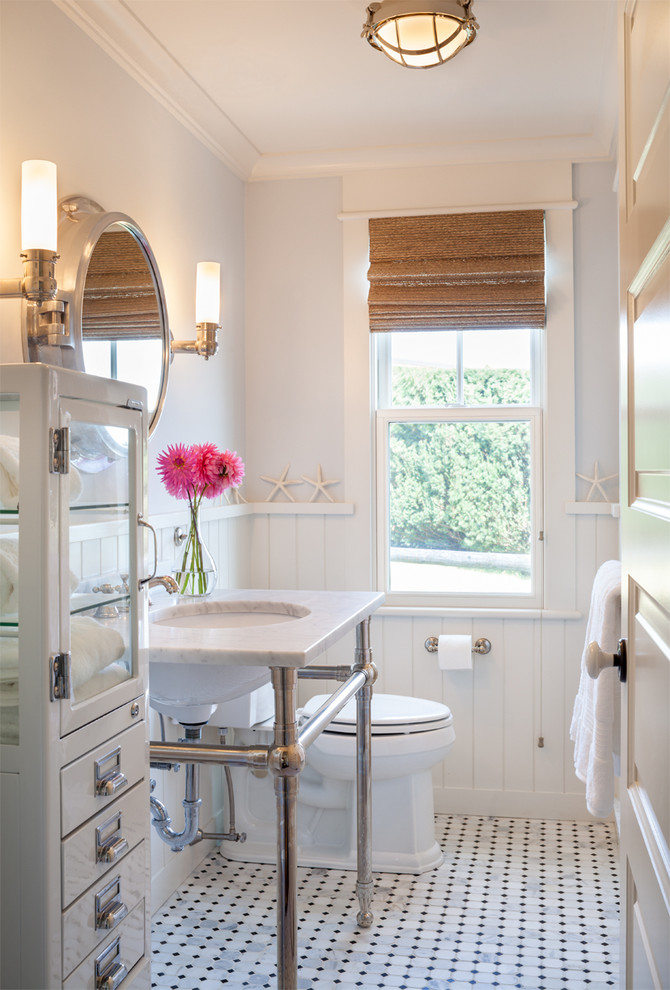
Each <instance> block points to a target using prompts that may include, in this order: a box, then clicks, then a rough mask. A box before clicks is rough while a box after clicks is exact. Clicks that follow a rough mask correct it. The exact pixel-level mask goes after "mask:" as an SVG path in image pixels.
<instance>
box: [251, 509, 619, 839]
mask: <svg viewBox="0 0 670 990" xmlns="http://www.w3.org/2000/svg"><path fill="white" fill-rule="evenodd" d="M586 504H588V503H581V505H583V506H585V505H586ZM595 505H597V503H594V507H595ZM301 508H302V507H301V506H299V505H297V506H294V507H293V510H292V512H290V513H288V512H287V513H286V514H281V515H279V514H271V513H267V512H265V513H264V512H263V509H262V507H258V509H259V510H260V511H259V512H257V513H254V514H249V515H247V516H246V517H245V518H244V520H243V526H244V528H245V529H246V531H247V536H246V539H247V540H248V545H249V546H250V547H251V550H250V566H251V573H250V580H251V586H252V587H269V588H337V587H343V586H344V575H345V559H344V557H345V547H346V539H345V534H346V527H347V525H348V524H349V522H350V519H349V518H348V517H347V516H346V515H338V514H327V515H326V514H324V515H321V516H315V515H310V516H305V515H303V514H301ZM571 514H574V515H575V527H576V530H575V532H576V550H577V552H576V569H575V574H573V575H570V576H568V577H567V578H566V580H567V581H568V583H569V585H570V587H571V588H572V589H574V593H573V597H574V609H573V610H569V611H565V612H560V613H557V612H552V611H551V610H544V611H541V610H535V611H530V610H529V611H511V610H510V611H507V612H506V611H504V610H496V611H488V610H487V611H484V610H477V609H471V610H464V609H460V610H449V609H442V610H440V609H430V610H429V609H424V610H418V609H414V610H406V611H403V610H392V609H382V610H381V611H380V613H377V615H375V616H374V618H373V621H372V632H371V640H372V649H373V655H374V658H375V660H376V662H377V665H378V668H379V678H378V681H377V684H376V690H378V691H383V692H385V693H389V694H409V695H413V696H416V697H425V698H430V699H434V700H437V701H441V702H443V703H444V704H446V705H448V706H449V707H450V708H451V710H452V712H453V715H454V728H455V731H456V742H455V744H454V746H453V748H452V750H451V751H450V752H449V754H448V756H447V757H446V758H445V760H444V762H443V764H441V765H440V766H438V767H437V768H436V770H435V772H434V774H435V776H434V783H435V808H436V811H438V812H453V813H457V814H499V815H508V816H517V815H518V816H521V817H531V818H532V817H541V818H558V819H560V818H582V819H587V818H589V815H588V812H587V811H586V806H585V802H584V796H583V795H584V790H583V786H582V784H581V783H580V782H579V780H578V779H577V778H576V776H575V773H574V768H573V744H572V742H571V741H570V738H569V729H570V721H571V718H572V709H573V704H574V699H575V695H576V693H577V687H578V684H579V673H580V662H581V655H582V650H583V646H584V635H585V627H586V617H587V615H588V609H589V603H590V596H591V587H592V584H593V579H594V577H595V574H596V571H597V569H598V567H599V566H600V564H601V563H603V561H605V560H608V559H611V558H615V557H618V552H619V551H618V523H617V520H616V518H615V517H614V516H612V515H611V514H610V513H608V514H604V513H602V512H601V511H600V510H599V509H595V512H593V513H591V512H578V513H571ZM548 538H550V534H548ZM242 542H244V540H243V541H242ZM449 633H453V634H468V635H472V639H473V642H474V640H476V639H477V638H478V637H480V636H484V637H486V638H487V639H489V640H490V641H491V644H492V649H491V652H490V653H489V654H488V655H487V656H477V655H475V657H474V659H473V669H472V671H453V672H446V671H441V670H440V669H439V667H438V663H437V658H436V654H431V653H429V652H427V650H426V649H425V645H424V644H425V641H426V639H427V638H428V637H429V636H439V635H440V634H449ZM352 649H353V640H352V638H351V637H350V638H349V639H345V640H343V641H341V642H340V643H339V644H338V645H337V647H336V648H335V649H334V650H333V651H331V654H330V655H329V656H328V661H327V662H329V663H350V662H351V656H352ZM335 687H336V685H335V684H332V685H331V684H327V685H324V683H323V682H321V683H320V684H318V685H315V684H314V683H313V682H301V683H300V698H301V700H303V701H304V700H305V699H306V697H308V696H309V695H311V694H316V693H322V692H323V691H325V690H327V689H329V688H332V689H334V688H335Z"/></svg>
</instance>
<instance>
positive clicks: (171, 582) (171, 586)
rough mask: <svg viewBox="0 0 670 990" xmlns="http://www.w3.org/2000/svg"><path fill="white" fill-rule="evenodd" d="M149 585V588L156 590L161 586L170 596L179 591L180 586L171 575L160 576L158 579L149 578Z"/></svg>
mask: <svg viewBox="0 0 670 990" xmlns="http://www.w3.org/2000/svg"><path fill="white" fill-rule="evenodd" d="M147 584H148V587H149V588H155V587H156V585H158V584H160V586H161V587H162V588H165V590H166V591H167V593H168V594H169V595H174V594H176V593H177V592H178V591H179V585H178V584H177V582H176V581H175V579H174V578H173V577H170V575H169V574H159V575H158V576H157V577H152V578H149V581H148V583H147Z"/></svg>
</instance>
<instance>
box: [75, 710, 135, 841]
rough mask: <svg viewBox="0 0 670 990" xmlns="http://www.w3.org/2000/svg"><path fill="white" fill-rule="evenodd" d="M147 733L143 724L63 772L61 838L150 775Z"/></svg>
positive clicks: (117, 737)
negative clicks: (145, 735) (145, 733)
mask: <svg viewBox="0 0 670 990" xmlns="http://www.w3.org/2000/svg"><path fill="white" fill-rule="evenodd" d="M144 731H145V725H144V723H143V722H140V723H139V724H138V725H134V726H133V727H132V728H131V729H126V731H125V732H120V733H119V735H118V736H116V737H115V738H114V739H110V740H108V741H107V742H106V743H103V745H102V746H98V747H96V749H93V750H91V751H90V752H89V753H86V755H85V756H82V757H80V758H79V759H78V760H75V761H74V763H70V764H69V765H68V766H66V767H64V768H63V769H62V770H61V773H60V783H61V835H63V836H65V835H68V834H69V833H70V832H71V831H72V829H74V828H76V827H77V825H80V824H81V823H82V822H84V821H86V819H87V818H90V817H91V816H92V815H95V814H96V813H97V812H98V811H100V809H101V808H104V807H106V806H107V805H109V804H111V803H112V802H113V801H116V800H118V798H119V797H120V796H121V794H123V792H124V791H125V790H126V788H128V787H132V785H133V784H136V783H137V781H138V780H141V779H142V777H143V776H144V775H145V772H148V756H149V753H148V747H147V745H146V742H145V738H144Z"/></svg>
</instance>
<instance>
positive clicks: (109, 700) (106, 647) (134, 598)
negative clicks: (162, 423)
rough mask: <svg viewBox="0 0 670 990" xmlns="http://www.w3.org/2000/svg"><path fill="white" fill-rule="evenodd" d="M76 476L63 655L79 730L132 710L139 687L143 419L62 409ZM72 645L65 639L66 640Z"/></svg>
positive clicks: (70, 485)
mask: <svg viewBox="0 0 670 990" xmlns="http://www.w3.org/2000/svg"><path fill="white" fill-rule="evenodd" d="M60 421H61V424H62V425H63V426H64V427H67V428H69V469H68V470H67V472H66V473H64V474H63V475H62V479H61V484H62V488H61V502H62V506H63V511H62V515H61V535H60V539H61V544H62V546H63V547H67V552H66V553H61V554H60V559H61V573H60V588H61V601H60V608H61V616H60V628H61V630H62V631H67V632H66V636H65V638H64V641H62V642H61V650H63V652H65V653H68V652H69V654H70V691H71V693H70V703H69V704H67V703H65V704H63V705H62V706H61V731H62V732H63V733H65V732H69V731H72V729H74V728H77V727H79V726H80V725H82V724H85V723H86V722H88V721H90V720H92V719H93V718H97V717H98V715H99V714H101V713H103V712H104V711H108V710H111V709H113V708H114V707H117V705H119V704H123V703H125V701H126V700H128V698H129V697H134V696H136V695H137V694H138V693H140V692H141V690H142V689H143V688H142V686H141V685H140V684H139V683H138V677H139V673H140V671H139V658H138V632H139V630H138V624H139V622H140V614H139V599H138V592H137V589H138V578H139V577H140V576H141V575H140V574H139V573H138V571H139V559H140V555H139V545H140V544H139V538H138V523H137V520H138V514H139V513H140V512H141V508H142V500H141V477H139V475H140V472H141V467H142V461H141V457H140V452H141V433H140V429H141V417H140V413H138V412H136V411H134V410H129V409H119V408H117V407H109V406H105V405H97V404H94V403H90V402H84V401H80V400H74V399H70V400H63V401H62V403H61V419H60ZM61 639H62V640H63V636H61Z"/></svg>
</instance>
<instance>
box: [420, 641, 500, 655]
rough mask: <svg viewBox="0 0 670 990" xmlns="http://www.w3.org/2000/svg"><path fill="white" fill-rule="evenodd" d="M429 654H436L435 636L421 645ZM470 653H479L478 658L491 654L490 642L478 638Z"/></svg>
mask: <svg viewBox="0 0 670 990" xmlns="http://www.w3.org/2000/svg"><path fill="white" fill-rule="evenodd" d="M423 645H424V646H425V647H426V649H427V650H428V652H429V653H437V636H429V637H428V639H427V640H426V642H425V643H424V644H423ZM472 652H473V653H479V654H480V656H485V655H486V654H487V653H490V652H491V640H490V639H484V637H483V636H482V637H480V638H479V639H476V640H475V642H474V643H473V644H472Z"/></svg>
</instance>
